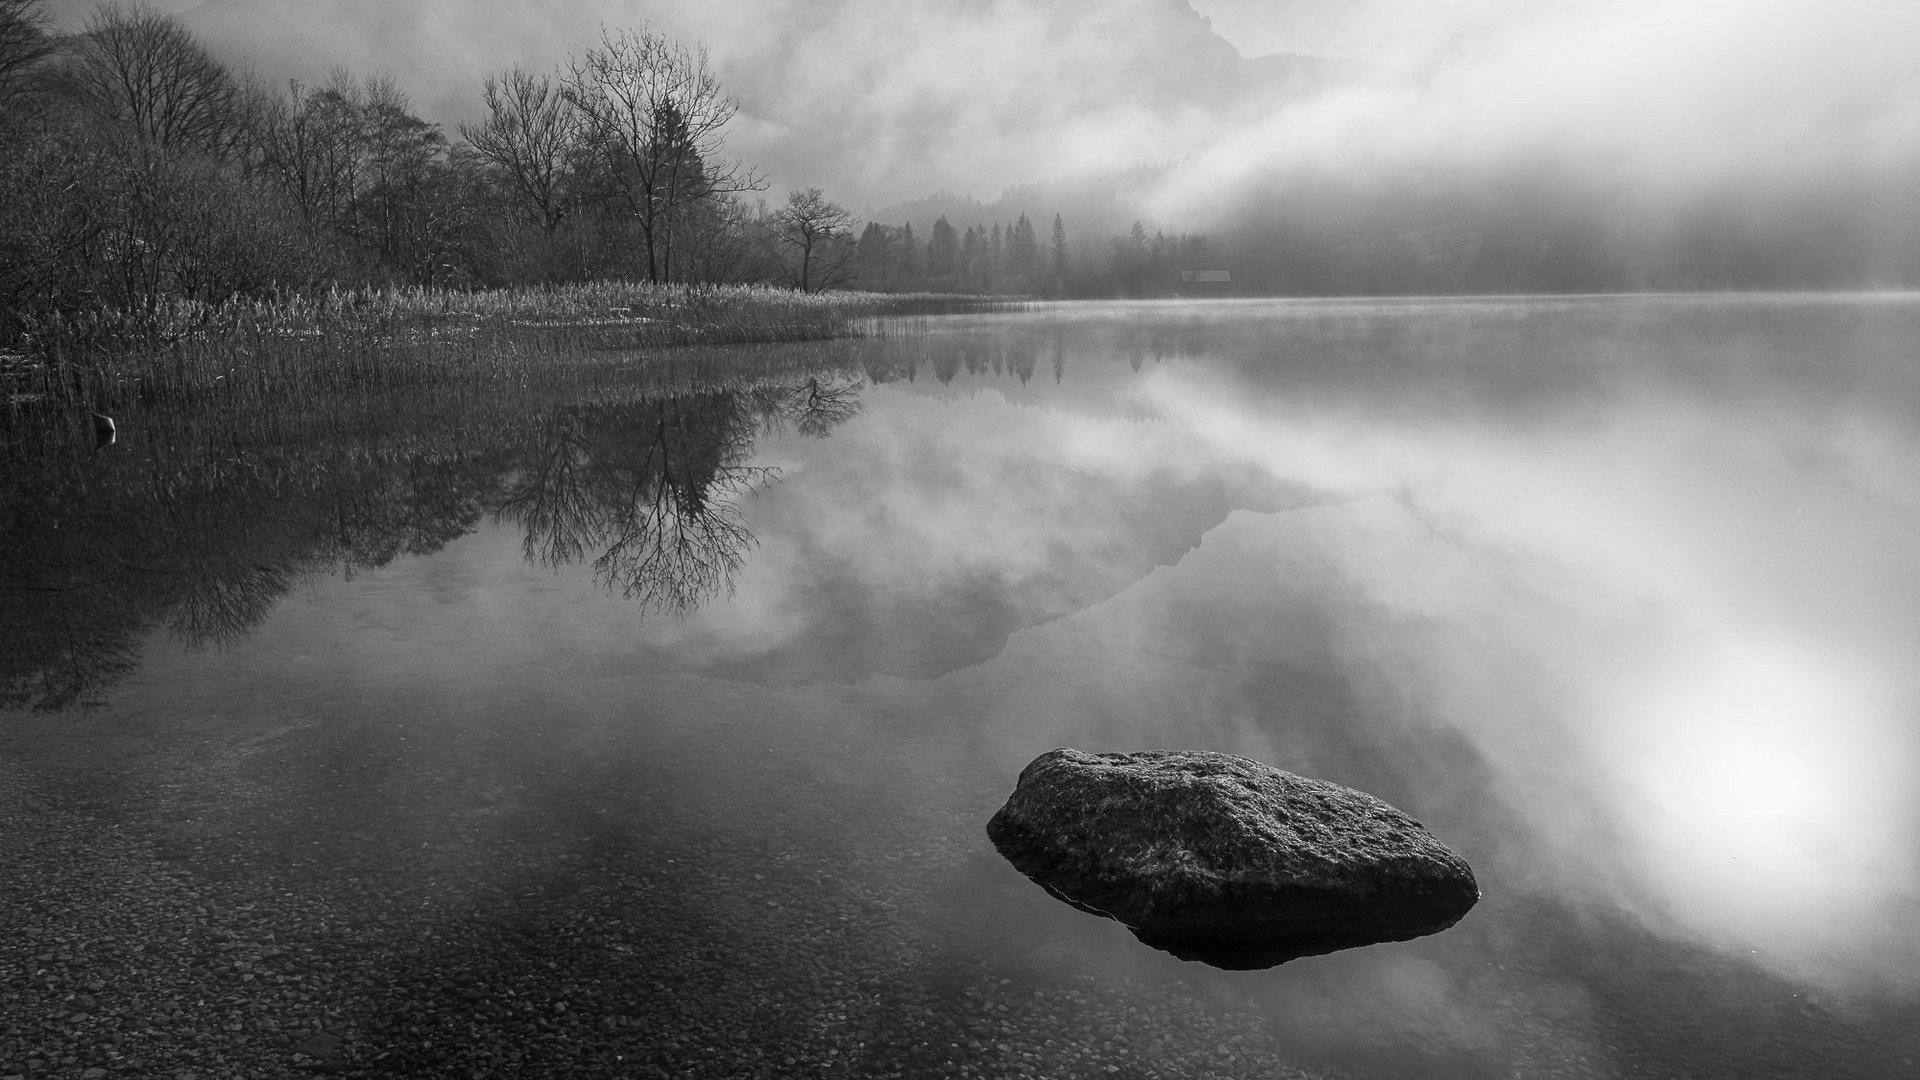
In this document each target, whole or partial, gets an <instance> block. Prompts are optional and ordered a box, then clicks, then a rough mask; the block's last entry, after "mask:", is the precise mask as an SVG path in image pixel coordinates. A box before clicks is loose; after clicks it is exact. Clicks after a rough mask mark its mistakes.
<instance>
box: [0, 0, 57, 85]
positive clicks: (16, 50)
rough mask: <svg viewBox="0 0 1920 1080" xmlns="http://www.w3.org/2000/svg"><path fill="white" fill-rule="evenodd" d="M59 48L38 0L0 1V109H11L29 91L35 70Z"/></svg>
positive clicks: (44, 10) (44, 11)
mask: <svg viewBox="0 0 1920 1080" xmlns="http://www.w3.org/2000/svg"><path fill="white" fill-rule="evenodd" d="M59 48H60V46H59V43H58V42H57V41H56V40H54V37H53V35H52V34H50V33H48V32H47V13H46V9H45V7H44V6H43V5H42V3H41V0H0V110H5V111H6V112H7V113H11V112H12V111H13V110H14V109H15V107H16V104H17V102H18V101H19V99H20V98H22V97H25V96H26V95H27V94H28V93H30V92H31V89H32V86H33V79H34V75H35V73H36V70H37V69H38V68H39V67H40V65H41V64H43V63H45V62H46V61H47V60H48V59H49V58H51V57H52V56H53V55H54V54H55V53H56V52H58V51H59Z"/></svg>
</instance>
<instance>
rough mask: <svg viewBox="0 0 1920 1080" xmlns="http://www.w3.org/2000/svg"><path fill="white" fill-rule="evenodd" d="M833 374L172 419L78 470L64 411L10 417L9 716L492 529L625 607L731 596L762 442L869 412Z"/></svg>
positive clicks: (102, 446) (89, 690)
mask: <svg viewBox="0 0 1920 1080" xmlns="http://www.w3.org/2000/svg"><path fill="white" fill-rule="evenodd" d="M729 359H730V360H733V359H734V358H729ZM822 359H823V358H821V357H819V356H813V357H807V356H805V355H804V354H803V355H802V356H801V357H800V358H798V359H797V360H796V358H793V357H788V358H786V359H785V360H784V361H783V362H782V366H783V367H784V368H785V370H782V371H780V372H778V373H777V374H764V373H763V374H760V375H758V377H756V376H755V373H754V372H753V370H752V367H753V365H752V363H751V361H750V360H749V361H738V360H734V362H731V363H729V365H728V369H727V372H726V373H725V374H723V375H720V376H718V377H716V378H715V379H714V380H713V382H714V383H715V384H716V385H708V384H705V383H702V382H695V383H694V384H693V385H691V386H674V385H672V383H671V380H668V381H667V383H666V385H663V384H662V383H663V380H661V379H660V378H659V377H658V374H657V373H653V372H644V371H643V372H640V373H638V374H630V375H628V376H627V377H625V378H624V380H620V379H616V382H615V384H614V385H613V386H612V387H608V386H606V385H601V384H590V385H585V386H583V385H581V384H580V382H579V381H578V380H577V378H576V379H575V380H573V381H568V380H558V381H554V382H551V383H549V384H548V385H545V386H534V387H531V388H522V389H521V390H519V391H517V392H507V393H504V394H502V393H498V392H496V391H494V390H492V389H489V388H469V389H468V390H466V391H465V392H461V391H458V390H449V389H447V388H434V389H432V390H430V391H426V392H422V393H416V394H411V395H409V394H401V395H382V396H380V397H377V398H376V397H366V398H359V399H346V400H341V399H339V398H323V397H319V396H317V395H316V396H315V398H314V399H313V400H310V401H307V402H305V403H304V404H305V405H306V406H307V408H305V409H304V410H302V409H289V410H287V411H283V412H282V411H268V412H264V413H251V414H248V415H235V414H231V413H228V414H222V413H218V412H212V411H209V410H207V409H203V408H202V409H196V408H191V407H186V406H178V405H176V406H173V407H166V406H159V407H153V408H149V409H146V410H144V411H141V412H138V413H135V414H133V415H131V416H129V415H127V414H124V413H123V416H122V418H121V420H120V421H119V422H118V424H119V426H123V427H124V428H126V429H127V430H128V431H129V432H131V433H132V436H131V437H130V438H128V439H127V440H126V443H125V444H123V445H119V446H115V445H113V443H114V439H111V438H106V437H100V438H97V439H96V440H95V441H94V442H93V444H92V445H91V447H90V449H91V450H92V451H96V453H88V454H83V453H81V452H80V451H79V449H78V444H77V443H76V442H75V441H74V440H73V439H72V437H71V422H70V416H68V415H63V412H65V413H71V410H70V409H67V410H56V409H52V408H48V407H46V406H45V405H44V404H41V405H39V406H37V407H35V405H34V403H28V407H25V408H19V407H16V408H15V409H14V410H13V411H11V412H10V414H9V417H8V419H9V429H8V436H9V437H8V440H7V445H8V446H9V449H10V454H9V457H8V460H7V466H8V467H7V471H6V474H5V488H6V490H5V497H4V506H5V511H4V516H3V517H0V538H3V539H4V544H5V551H6V558H5V560H4V563H3V564H0V566H3V567H4V570H3V571H0V572H3V573H4V586H3V587H0V627H4V628H5V629H4V630H0V634H4V635H5V642H4V644H5V648H4V649H3V650H0V654H3V655H4V656H5V657H6V659H5V661H4V667H3V668H0V675H4V682H3V683H0V685H3V686H4V690H3V691H0V706H4V707H23V706H24V707H32V708H35V709H41V710H58V709H64V708H70V707H74V706H78V705H87V704H97V703H98V701H99V700H100V696H99V695H100V692H101V691H102V690H103V688H104V687H106V686H107V685H108V684H109V683H110V682H111V681H112V680H113V679H114V678H115V677H116V676H118V675H120V674H122V673H124V672H125V671H126V670H127V669H128V668H129V667H131V666H132V665H133V664H134V663H135V662H136V661H137V659H138V656H139V652H140V648H141V644H142V641H143V639H144V637H145V636H146V635H147V634H148V633H149V632H151V631H152V630H154V629H157V628H165V629H166V630H167V631H168V632H170V633H171V634H172V635H173V636H174V637H175V638H177V639H179V640H180V641H182V642H184V643H185V644H187V645H188V646H190V647H207V646H216V647H217V646H226V645H232V644H234V643H235V642H237V641H239V640H240V639H242V638H244V637H245V636H246V635H247V634H249V633H250V632H252V631H253V630H254V629H255V628H257V627H258V626H259V625H260V624H261V623H262V622H263V621H264V620H265V619H266V618H267V617H268V615H269V614H270V613H271V612H272V611H273V609H274V607H275V606H276V605H277V604H278V603H279V601H280V600H281V598H282V597H284V596H285V595H287V593H288V592H290V591H291V590H292V589H293V588H294V587H295V586H296V585H297V584H298V583H300V582H301V581H303V580H309V579H311V578H312V577H313V576H315V575H321V574H330V573H339V574H345V575H348V576H351V575H353V574H354V573H356V572H361V571H365V570H369V569H374V568H379V567H384V566H386V565H388V564H389V563H391V562H392V561H393V560H394V559H396V558H398V557H400V556H402V555H416V556H417V555H427V554H431V553H433V552H436V551H439V550H440V549H441V548H443V547H444V546H445V545H446V544H448V543H449V542H451V541H453V540H455V539H457V538H459V537H462V536H465V535H467V534H468V533H470V532H472V531H473V530H474V528H476V527H477V526H478V525H479V524H480V523H481V522H482V520H484V519H486V518H487V517H489V516H494V517H497V518H499V519H501V520H505V521H509V522H512V523H514V524H516V525H519V526H520V527H522V528H523V529H524V531H525V537H526V539H525V551H526V556H527V558H528V559H529V560H530V561H534V562H537V563H539V564H540V565H543V566H546V567H549V568H555V569H558V568H560V567H564V566H567V565H569V564H573V563H582V564H589V565H590V566H591V568H592V571H593V573H594V575H595V577H596V579H597V580H598V581H600V582H601V584H602V585H603V586H604V587H605V588H607V589H609V590H611V591H614V592H616V593H618V594H620V595H622V596H624V597H625V598H626V599H628V600H631V601H634V602H636V603H637V604H639V605H642V606H644V607H646V608H647V609H649V610H652V611H656V612H682V611H685V610H687V609H689V608H691V607H694V606H696V605H698V604H700V603H703V602H706V601H707V600H710V599H712V598H713V597H714V596H716V595H720V594H723V593H725V592H727V591H728V590H729V589H730V588H731V585H732V581H733V577H734V575H735V574H736V573H737V572H738V570H739V568H740V566H741V564H742V562H743V560H744V558H745V553H746V552H747V550H748V549H749V548H750V547H751V546H752V543H753V537H752V535H751V533H750V532H749V531H748V529H747V527H746V523H745V520H744V517H743V515H742V513H741V510H740V506H739V500H740V499H741V497H742V496H744V495H746V494H748V493H750V492H751V491H753V490H755V489H757V488H761V487H764V486H765V485H767V484H770V483H772V482H773V481H775V480H776V479H777V478H778V470H777V469H772V468H768V467H762V466H754V465H752V464H750V463H749V462H750V459H751V457H752V449H753V443H754V441H755V439H756V438H758V437H760V436H762V435H764V434H766V433H768V432H772V431H778V430H781V429H784V428H787V427H791V428H792V430H794V431H795V432H797V433H799V434H800V435H802V436H806V437H810V438H825V437H826V436H828V435H829V434H830V433H831V432H832V431H833V429H834V428H836V427H837V426H839V425H840V424H842V423H845V422H846V421H847V420H848V419H850V418H851V417H853V416H855V415H857V414H858V412H859V408H860V402H859V397H858V395H859V388H860V386H861V385H863V384H864V379H863V378H862V375H861V373H860V371H859V369H858V367H856V366H855V365H852V364H849V363H847V362H845V361H844V360H841V361H839V362H838V363H837V364H836V363H833V362H831V361H828V362H827V363H825V364H823V363H822V362H821V361H822ZM809 360H810V361H811V362H808V361H809ZM743 371H744V374H743ZM583 394H585V395H588V396H590V397H592V398H594V399H595V400H592V401H590V402H589V403H584V404H583V403H577V402H576V399H578V398H579V397H580V396H582V395H583ZM80 415H81V416H82V417H89V418H90V416H91V415H93V414H86V413H81V414H80ZM93 430H94V431H95V432H96V433H97V432H98V430H99V425H98V423H97V422H93Z"/></svg>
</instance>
